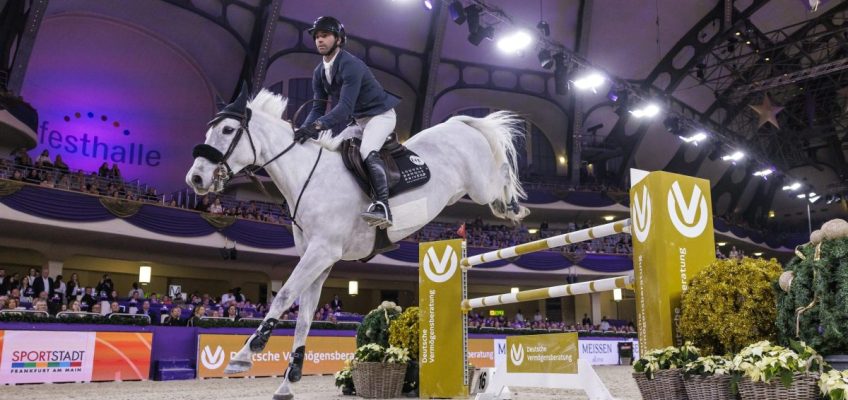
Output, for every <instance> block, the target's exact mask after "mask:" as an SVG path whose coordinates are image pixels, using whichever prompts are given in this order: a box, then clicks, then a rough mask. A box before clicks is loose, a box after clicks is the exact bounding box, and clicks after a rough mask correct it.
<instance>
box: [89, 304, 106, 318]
mask: <svg viewBox="0 0 848 400" xmlns="http://www.w3.org/2000/svg"><path fill="white" fill-rule="evenodd" d="M102 308H103V307H101V306H100V303H94V305H93V306H91V312H93V313H95V314H98V315H103V310H102Z"/></svg>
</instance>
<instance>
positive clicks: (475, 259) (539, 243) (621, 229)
mask: <svg viewBox="0 0 848 400" xmlns="http://www.w3.org/2000/svg"><path fill="white" fill-rule="evenodd" d="M617 233H630V218H628V219H625V220H621V221H616V222H610V223H608V224H604V225H598V226H595V227H592V228H588V229H582V230H579V231H574V232H569V233H564V234H562V235H557V236H552V237H549V238H546V239H539V240H536V241H533V242H530V243H524V244H519V245H517V246H512V247H507V248H505V249H499V250H494V251H490V252H488V253H483V254H478V255H476V256H472V257H467V258H463V259H462V263H460V265H461V266H462V268H463V269H468V268H470V267H472V266H474V265H480V264H484V263H487V262H492V261H497V260H503V259H505V258H512V257H515V256H520V255H522V254H528V253H534V252H537V251H542V250H548V249H552V248H555V247H562V246H567V245H569V244H574V243H580V242H585V241H587V240H592V239H598V238H602V237H605V236H611V235H615V234H617Z"/></svg>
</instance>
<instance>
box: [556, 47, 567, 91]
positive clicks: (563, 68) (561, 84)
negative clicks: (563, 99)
mask: <svg viewBox="0 0 848 400" xmlns="http://www.w3.org/2000/svg"><path fill="white" fill-rule="evenodd" d="M568 68H569V66H568V64H567V63H566V60H565V55H563V54H562V53H557V54H556V55H554V89H555V90H554V92H555V93H556V94H558V95H560V96H562V95H565V94H566V93H568Z"/></svg>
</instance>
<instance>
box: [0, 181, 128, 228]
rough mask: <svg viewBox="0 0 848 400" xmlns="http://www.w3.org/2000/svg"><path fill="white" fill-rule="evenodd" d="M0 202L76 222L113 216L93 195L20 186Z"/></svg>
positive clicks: (28, 212)
mask: <svg viewBox="0 0 848 400" xmlns="http://www.w3.org/2000/svg"><path fill="white" fill-rule="evenodd" d="M0 202H2V203H3V204H5V205H7V206H9V208H12V209H15V210H17V211H20V212H23V213H27V214H29V215H35V216H37V217H42V218H47V219H57V220H61V221H77V222H97V221H108V220H110V219H113V218H115V216H114V215H112V213H110V212H109V211H107V210H106V208H104V207H103V205H102V204H100V200H99V199H98V198H97V197H95V196H89V195H85V194H81V193H74V192H66V191H63V190H52V189H48V188H40V187H33V186H24V187H22V188H21V190H18V191H17V192H15V193H12V194H10V195H8V196H2V197H0Z"/></svg>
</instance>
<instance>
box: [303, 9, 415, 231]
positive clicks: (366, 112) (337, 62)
mask: <svg viewBox="0 0 848 400" xmlns="http://www.w3.org/2000/svg"><path fill="white" fill-rule="evenodd" d="M308 32H309V34H311V35H312V38H313V39H314V40H315V46H316V47H317V48H318V53H320V54H321V55H322V56H324V57H323V58H324V59H323V62H322V63H320V64H318V66H317V67H316V68H315V72H314V73H313V76H312V91H313V92H314V94H315V96H314V99H315V100H319V101H315V102H314V103H312V111H310V113H309V116H307V117H306V121H305V122H304V123H303V125H302V126H301V127H300V128H299V129H297V130H296V131H295V140H296V141H299V142H301V143H303V142H304V141H306V139H309V138H314V137H317V135H318V133H319V132H321V131H322V130H325V129H330V128H332V127H334V126H337V125H339V124H341V123H345V122H347V121H348V120H350V119H351V118H353V119H354V120H355V121H356V124H357V125H359V126H361V127H362V145H361V147H360V150H359V152H360V156H361V157H362V160H363V161H364V162H365V165H366V167H367V169H368V174H369V176H370V177H371V186H372V189H373V192H374V198H373V203H371V205H370V206H369V207H368V209H367V210H365V212H363V213H362V214H361V215H362V218H363V219H365V221H367V222H368V224H369V225H371V226H377V227H380V228H388V227H389V226H391V225H392V213H391V211H390V210H389V184H388V177H387V173H386V164H385V163H384V162H383V160H382V159H381V158H380V154H379V151H380V148H381V147H382V146H383V143H384V142H385V141H386V138H388V136H389V135H391V134H392V132H393V131H394V129H395V122H396V120H397V117H396V115H395V110H394V107H395V106H397V104H398V103H399V102H400V99H399V98H398V97H395V96H393V95H391V94H389V93H388V92H386V91H385V90H383V87H382V86H380V83H379V82H377V79H375V78H374V74H373V73H371V70H369V69H368V66H367V65H365V63H364V62H362V60H360V59H358V58H357V57H356V56H354V55H353V54H351V53H349V52H347V51H345V50H344V49H343V48H342V47H343V46H344V44H345V40H346V35H345V29H344V25H342V23H341V22H339V20H337V19H335V18H333V17H319V18H318V19H316V20H315V22H314V23H313V24H312V27H311V28H309V30H308ZM328 97H332V98H333V100H334V101H335V105H334V107H333V109H332V110H330V112H329V113H326V114H325V110H326V109H327V105H326V104H325V102H324V101H326V100H327V99H328ZM321 100H323V101H321Z"/></svg>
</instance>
